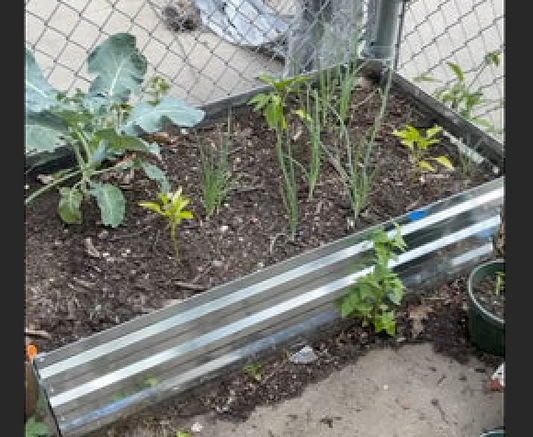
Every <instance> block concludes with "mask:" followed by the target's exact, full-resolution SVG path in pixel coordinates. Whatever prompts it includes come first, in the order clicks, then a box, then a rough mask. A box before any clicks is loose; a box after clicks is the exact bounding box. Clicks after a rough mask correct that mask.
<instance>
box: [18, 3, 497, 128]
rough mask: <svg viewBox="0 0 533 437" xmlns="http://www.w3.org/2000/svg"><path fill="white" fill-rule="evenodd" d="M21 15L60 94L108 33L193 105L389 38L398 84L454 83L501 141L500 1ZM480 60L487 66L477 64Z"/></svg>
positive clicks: (38, 10) (101, 6)
mask: <svg viewBox="0 0 533 437" xmlns="http://www.w3.org/2000/svg"><path fill="white" fill-rule="evenodd" d="M393 3H394V6H396V5H397V8H396V9H391V7H392V6H391V5H393ZM379 4H381V5H385V6H386V7H388V8H389V12H390V11H391V10H392V11H394V12H395V13H396V14H397V16H396V17H392V18H393V21H392V23H393V24H397V29H396V28H392V27H389V26H385V25H384V24H383V20H381V21H380V20H379V18H383V17H381V16H380V15H379V13H377V5H379ZM25 6H26V8H25V9H26V26H25V29H26V37H25V38H26V46H27V47H28V48H29V49H31V50H32V51H33V52H34V55H35V59H36V61H37V63H38V64H39V66H40V67H41V69H42V70H43V72H44V75H45V77H46V78H47V79H48V81H49V82H50V83H51V85H52V86H54V87H56V88H58V89H61V90H64V91H67V92H70V91H73V90H74V89H75V88H80V89H82V90H84V89H86V87H87V86H88V84H89V80H90V77H88V75H87V72H86V60H87V56H88V54H89V53H90V52H91V51H92V49H93V48H94V47H95V46H96V45H98V44H99V42H101V41H102V40H103V39H105V38H106V37H108V36H109V35H111V34H113V33H116V32H130V33H131V34H133V35H135V37H136V39H137V45H138V47H139V49H140V50H141V52H142V53H143V54H144V55H145V56H146V58H147V60H148V64H149V67H148V68H149V70H148V72H147V75H148V76H155V75H157V76H161V77H163V78H164V79H166V80H167V82H168V83H169V84H170V85H171V88H170V90H169V92H170V94H171V95H174V96H176V97H182V98H184V99H186V100H187V101H188V102H189V103H192V104H198V105H201V104H205V103H209V102H212V101H215V100H219V99H223V98H227V97H230V96H232V95H236V94H240V93H242V92H245V91H248V90H250V89H252V88H254V87H257V86H258V85H260V84H261V82H260V81H259V80H258V76H259V75H261V74H269V75H273V76H284V75H285V76H286V75H291V74H294V73H298V72H302V71H307V70H311V69H316V68H321V67H324V66H328V65H331V64H333V63H337V62H345V61H346V60H347V59H348V58H351V57H353V56H354V55H359V54H360V53H361V52H362V51H364V50H365V47H366V49H367V50H368V49H369V47H370V48H372V47H371V43H372V42H373V38H375V35H376V31H377V32H378V33H380V32H381V33H380V34H381V36H383V35H385V36H387V35H389V36H394V38H395V41H394V56H393V58H394V59H393V62H394V67H395V68H396V70H397V71H398V72H399V73H400V74H401V75H402V76H404V77H405V78H406V79H408V80H412V81H417V85H418V86H420V87H421V88H422V89H424V90H426V91H427V92H428V93H439V92H441V96H442V92H443V90H448V91H449V90H454V89H455V90H456V91H458V90H459V88H461V87H459V85H462V91H465V93H463V98H464V96H465V95H466V96H467V97H469V96H471V97H472V98H474V97H475V96H477V97H478V99H477V101H475V105H474V106H475V107H473V115H474V116H476V117H478V118H482V119H484V120H485V121H487V122H488V123H490V124H491V125H492V126H493V127H496V129H497V134H498V135H503V106H504V86H503V82H504V69H503V52H504V40H503V34H504V33H503V24H504V9H503V6H504V4H503V0H463V1H458V0H433V1H429V0H405V1H403V0H262V1H261V0H174V1H170V0H147V1H146V0H145V1H142V0H47V1H44V0H26V3H25ZM388 18H390V17H388ZM388 22H390V20H389V21H388ZM380 26H381V28H380ZM347 30H349V31H347ZM392 33H394V35H392ZM374 49H376V47H374ZM489 54H497V55H498V57H497V58H492V59H493V60H494V61H496V60H497V62H491V63H486V62H485V61H486V58H487V56H488V55H489ZM460 79H461V80H460ZM459 82H461V83H459ZM454 87H455V88H454ZM455 97H457V96H456V95H455Z"/></svg>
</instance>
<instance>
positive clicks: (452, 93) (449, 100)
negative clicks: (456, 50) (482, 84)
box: [414, 50, 503, 134]
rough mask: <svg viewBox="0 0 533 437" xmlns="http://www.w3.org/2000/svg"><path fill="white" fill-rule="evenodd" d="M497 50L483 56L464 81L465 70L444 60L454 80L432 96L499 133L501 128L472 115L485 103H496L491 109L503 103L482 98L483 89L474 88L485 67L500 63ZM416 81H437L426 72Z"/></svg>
mask: <svg viewBox="0 0 533 437" xmlns="http://www.w3.org/2000/svg"><path fill="white" fill-rule="evenodd" d="M500 54H501V52H500V51H499V50H495V51H492V52H488V53H487V54H485V56H484V57H483V60H482V61H481V63H480V64H479V65H478V66H477V67H476V68H475V75H474V77H473V78H472V80H471V81H470V82H468V83H467V81H466V74H465V71H463V69H462V68H461V67H460V66H459V65H458V64H456V63H454V62H446V65H447V66H448V68H449V69H450V70H451V71H452V73H453V75H454V78H455V79H454V80H453V81H452V82H451V84H447V85H443V86H441V87H439V88H437V89H436V90H435V91H434V93H433V96H434V97H435V98H437V99H438V100H440V101H441V102H443V103H445V104H446V105H448V106H449V107H450V108H452V109H454V110H455V111H457V112H458V113H459V114H460V115H462V116H463V117H465V118H466V119H468V120H470V121H472V122H473V123H475V124H478V125H479V126H480V127H482V128H484V129H485V130H486V131H488V132H492V133H496V134H500V133H501V130H498V129H496V127H495V126H494V125H493V124H492V123H490V122H489V121H488V120H486V119H483V118H479V117H476V116H474V112H475V111H476V110H477V109H480V108H482V107H483V106H486V105H491V104H494V103H495V104H496V106H495V107H494V108H493V109H496V108H500V107H501V106H502V104H503V102H502V101H496V102H494V101H488V100H485V99H484V98H483V91H482V90H481V88H474V84H475V82H476V81H477V79H478V78H479V76H480V75H481V73H482V72H483V70H484V69H485V68H487V67H488V66H490V65H495V66H498V65H500ZM414 80H415V81H416V82H422V81H426V82H437V81H438V80H437V79H435V78H433V77H431V76H429V75H428V74H427V73H422V74H421V75H420V76H418V77H416V78H415V79H414Z"/></svg>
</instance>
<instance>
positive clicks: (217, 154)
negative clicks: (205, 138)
mask: <svg viewBox="0 0 533 437" xmlns="http://www.w3.org/2000/svg"><path fill="white" fill-rule="evenodd" d="M232 145H233V141H232V138H231V116H229V117H228V132H227V135H226V138H225V139H224V140H223V141H222V145H221V148H220V149H219V150H217V149H215V146H211V145H209V144H207V145H204V146H201V147H200V159H201V164H202V170H201V174H200V181H201V183H202V193H203V200H204V207H205V211H206V217H211V216H212V215H214V214H216V213H218V211H219V209H220V207H221V205H222V202H223V201H224V199H225V198H226V196H227V195H228V193H229V192H230V190H231V189H232V188H233V187H234V185H235V182H236V180H235V179H232V174H231V171H230V170H229V165H228V156H229V153H230V149H231V147H232Z"/></svg>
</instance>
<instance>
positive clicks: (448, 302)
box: [25, 88, 499, 435]
mask: <svg viewBox="0 0 533 437" xmlns="http://www.w3.org/2000/svg"><path fill="white" fill-rule="evenodd" d="M379 104H380V99H379V98H378V96H377V94H372V95H371V91H369V89H367V88H365V89H363V88H359V89H358V90H357V92H355V93H354V96H353V101H352V108H353V110H352V118H351V120H350V122H349V123H348V126H349V130H350V134H351V135H352V136H353V144H355V145H357V144H359V141H360V139H361V136H362V135H363V133H364V132H365V130H367V129H368V128H370V127H371V126H372V125H373V124H374V122H375V117H376V113H377V110H378V108H379ZM232 116H233V117H232V120H233V121H232V141H233V144H232V151H231V153H230V155H229V170H230V172H231V175H232V177H233V178H234V180H235V181H237V185H236V187H235V188H234V189H232V190H231V191H230V192H229V194H228V196H227V197H226V199H225V202H224V204H223V205H222V207H221V208H220V210H219V211H218V212H217V213H216V214H215V215H213V216H211V217H209V218H207V217H206V214H205V208H204V206H203V202H202V186H201V183H200V171H201V165H200V148H201V147H213V148H214V149H215V150H218V149H220V147H221V144H222V142H223V141H224V139H225V133H226V132H227V124H226V123H227V118H226V117H225V116H223V117H222V118H221V119H220V120H218V121H216V122H213V123H209V124H207V125H205V126H203V127H201V128H198V129H190V130H188V131H183V130H175V129H169V130H168V132H165V133H163V134H162V135H159V136H157V138H158V140H159V142H160V144H161V149H162V152H161V155H162V162H159V163H158V165H159V166H160V167H161V168H162V169H164V171H165V172H166V174H167V176H168V178H169V180H170V182H171V187H172V188H173V189H175V188H177V187H179V186H181V187H183V194H185V195H186V196H187V197H189V198H190V200H191V201H190V204H189V205H188V207H189V209H190V210H191V211H192V212H193V218H192V219H190V220H184V221H183V222H182V223H181V224H180V225H179V227H178V239H179V245H180V253H181V257H180V262H177V260H176V259H175V257H174V252H173V248H172V244H171V241H170V238H169V230H168V228H167V227H166V223H165V222H164V221H163V219H162V218H160V217H155V216H154V214H152V213H150V212H149V211H147V210H146V209H143V208H141V207H139V206H138V205H137V203H138V202H139V201H145V200H152V201H155V200H156V199H157V186H156V185H155V183H154V182H153V181H150V180H148V179H146V178H145V177H143V175H142V174H140V173H134V174H130V175H128V176H129V177H127V178H124V177H122V178H121V179H117V180H116V181H115V182H118V183H120V184H121V187H122V188H123V190H124V193H125V195H126V197H127V206H126V216H125V220H124V222H123V223H122V224H121V225H120V226H118V227H117V228H108V227H104V226H102V224H101V223H100V221H99V211H98V209H97V207H96V205H95V204H87V205H85V207H84V210H83V213H84V217H83V224H80V225H65V224H64V223H62V222H61V220H60V219H59V217H58V215H57V214H56V208H57V202H58V195H57V192H56V191H53V190H52V191H50V192H48V193H47V194H46V195H43V196H41V197H39V198H37V200H36V201H35V202H34V203H32V204H31V205H30V206H29V207H28V208H27V211H26V253H25V258H26V260H25V261H26V273H25V275H26V277H25V278H26V282H25V286H26V312H25V317H26V329H27V331H26V332H27V335H26V340H27V342H31V343H33V344H35V345H36V346H37V347H38V349H39V351H41V352H42V351H50V350H52V349H55V348H57V347H59V346H61V345H65V344H68V343H71V342H73V341H76V340H78V339H80V338H83V337H86V336H89V335H91V334H93V333H95V332H98V331H101V330H104V329H107V328H110V327H112V326H115V325H117V324H119V323H122V322H125V321H127V320H130V319H132V318H134V317H138V316H140V315H142V314H146V313H149V312H151V311H153V310H155V309H158V308H161V307H163V306H165V305H168V304H170V303H175V302H179V301H181V300H183V299H187V298H188V297H190V296H191V295H193V294H195V293H201V292H202V291H203V290H206V289H209V288H211V287H214V286H217V285H219V284H222V283H225V282H228V281H231V280H232V279H235V278H238V277H240V276H243V275H246V274H249V273H252V272H254V271H256V270H258V269H261V268H263V267H266V266H269V265H272V264H274V263H277V262H279V261H282V260H284V259H287V258H288V257H291V256H294V255H296V254H299V253H302V252H304V251H307V250H310V249H312V248H316V247H318V246H321V245H323V244H326V243H328V242H331V241H333V240H336V239H338V238H341V237H344V236H346V235H348V234H350V233H353V232H357V231H359V230H362V229H364V228H366V227H368V226H371V225H375V224H378V223H381V222H383V221H386V220H389V219H391V218H393V217H396V216H399V215H402V214H404V213H406V212H408V211H410V210H413V209H416V208H419V207H421V206H424V205H427V204H429V203H432V202H435V201H437V200H439V199H442V198H444V197H447V196H450V195H452V194H455V193H458V192H460V191H462V190H464V189H466V188H469V187H473V186H476V185H479V184H481V183H483V182H485V181H488V180H490V179H492V178H494V177H496V176H499V175H498V174H497V173H495V172H494V169H493V168H492V167H491V166H486V165H479V166H476V167H475V168H474V170H473V171H472V172H470V173H468V174H467V173H466V172H465V171H464V168H463V167H462V166H461V162H462V160H461V159H460V158H459V155H458V151H457V148H456V147H455V146H454V145H453V144H452V143H451V142H450V141H449V139H448V138H447V137H446V136H445V135H443V136H442V138H441V142H440V143H439V144H436V145H434V146H432V148H431V155H432V156H436V155H440V154H444V155H447V156H448V157H449V158H450V160H451V161H452V162H453V163H454V165H455V169H453V170H440V169H439V170H438V171H437V172H435V173H430V172H425V173H423V174H422V175H421V176H418V175H417V176H414V173H413V165H412V163H411V162H410V161H409V158H408V153H407V149H406V148H405V147H403V146H401V145H400V144H399V141H398V139H397V138H396V137H394V136H393V135H392V134H391V132H392V131H393V130H394V129H399V128H402V127H404V125H405V124H406V123H409V124H412V125H413V126H416V127H418V128H427V127H430V126H432V125H433V122H432V120H430V119H428V118H427V117H425V116H424V115H423V114H421V113H419V111H418V110H417V109H416V108H415V107H414V106H413V105H412V104H411V103H410V102H409V101H408V100H407V99H406V98H405V97H404V96H402V95H399V94H397V93H396V92H392V93H391V94H390V95H389V100H388V104H387V110H386V114H385V118H384V123H383V124H382V126H381V128H380V130H379V132H378V135H377V137H376V145H375V148H374V151H373V154H372V163H371V166H372V169H373V170H376V173H375V179H374V181H373V184H372V190H371V192H370V194H369V196H368V199H367V203H366V206H365V208H364V209H363V210H362V212H361V214H360V215H359V216H358V217H357V218H354V216H353V213H352V211H351V209H350V204H349V202H348V201H347V198H346V197H345V196H344V195H343V185H342V183H341V182H340V180H339V176H338V173H337V172H336V170H335V168H334V166H332V165H331V163H330V162H327V161H326V162H324V164H323V167H322V169H321V173H320V177H319V182H318V184H317V187H316V190H315V192H314V194H313V197H311V198H308V194H307V186H306V184H305V178H304V176H303V175H300V177H299V181H300V183H301V188H300V190H299V196H298V202H299V218H298V228H297V233H296V238H295V239H294V241H291V239H290V238H289V233H288V228H287V216H286V212H285V209H284V206H283V201H282V198H281V195H280V171H279V166H278V162H277V159H276V156H275V149H274V144H275V134H274V132H272V131H271V130H269V129H268V127H267V125H266V123H265V120H264V118H263V117H262V116H261V115H260V114H258V113H256V112H253V111H252V110H251V109H250V108H249V107H244V108H241V109H240V110H239V111H234V112H233V114H232ZM289 127H290V129H291V132H292V133H293V150H294V154H295V157H296V159H297V160H298V161H299V162H301V163H302V164H303V165H304V166H307V161H308V156H309V153H308V151H309V139H308V135H307V133H306V130H305V126H304V125H303V124H302V123H301V122H300V121H299V119H297V118H296V117H290V120H289ZM328 135H330V136H329V137H328ZM334 135H335V134H334V130H333V122H332V125H331V126H330V128H328V127H326V128H325V129H324V138H323V142H324V144H327V145H329V146H332V145H333V144H334V143H335V136H334ZM27 184H28V192H31V191H32V190H34V189H36V188H38V187H39V186H40V182H39V179H38V178H37V177H35V175H32V176H29V177H28V178H27ZM419 299H421V298H419ZM412 305H416V306H417V307H418V308H420V305H423V306H424V308H426V309H425V310H424V311H426V313H427V317H424V318H423V321H422V322H421V323H423V329H421V330H420V329H417V332H416V333H417V334H418V336H416V335H413V327H412V323H413V318H412V317H411V318H410V310H411V308H413V307H412ZM464 306H465V303H464V280H463V279H458V280H457V281H453V282H451V283H449V284H445V285H443V286H442V287H440V288H438V289H437V290H434V293H432V295H431V296H429V297H427V298H425V299H421V300H418V301H416V302H410V303H407V302H406V303H405V304H404V306H403V307H402V308H401V310H400V311H399V312H398V335H397V337H395V338H387V337H381V336H376V335H374V334H372V333H371V332H370V331H369V330H366V329H362V328H361V327H358V326H357V324H355V325H354V326H351V327H350V328H348V329H346V330H345V331H343V332H342V333H340V334H339V335H337V336H335V337H334V338H331V339H327V340H323V342H322V343H318V344H317V345H315V346H316V348H317V350H318V351H319V355H320V357H321V358H320V360H318V361H317V362H316V363H315V364H313V365H312V366H311V367H310V369H311V370H310V371H308V370H304V371H302V370H300V368H295V367H294V366H291V365H290V363H287V361H286V360H283V359H281V358H275V359H274V361H273V362H272V363H271V364H269V367H266V368H264V369H263V372H264V374H265V375H267V374H268V375H270V374H271V373H272V374H273V376H271V377H269V382H268V383H265V382H260V381H254V380H253V378H251V377H245V376H243V375H242V372H241V373H240V374H239V375H238V377H237V378H236V379H235V380H231V381H232V382H231V383H229V384H223V383H218V382H217V383H214V385H213V387H212V391H209V390H208V391H206V392H202V395H199V396H192V397H188V398H187V399H188V400H186V401H183V402H181V401H176V403H175V404H173V405H172V407H171V408H172V413H170V414H174V413H175V414H180V415H187V414H196V413H198V412H199V410H205V409H212V408H216V409H217V411H218V409H221V411H222V413H221V414H222V415H229V416H232V417H237V418H241V417H245V416H246V414H248V412H249V411H250V410H251V409H252V408H253V406H254V405H256V404H258V403H263V402H275V401H277V400H279V399H282V398H284V397H286V396H292V395H296V394H297V393H298V392H300V391H301V390H302V388H303V386H304V385H305V384H306V383H308V382H310V381H312V380H315V379H317V378H322V377H323V376H325V375H326V374H327V373H329V372H330V371H331V370H332V369H334V368H338V367H339V366H342V365H343V364H344V363H346V362H349V361H350V360H353V359H354V357H356V356H357V355H359V354H360V353H361V351H364V350H366V349H367V348H369V347H373V346H376V345H377V346H381V345H383V346H397V345H399V344H401V343H402V342H406V341H432V342H433V343H434V345H435V347H436V348H437V349H438V350H439V351H441V352H442V353H445V354H449V355H451V356H453V357H455V358H456V359H458V360H463V359H465V357H466V355H468V354H469V353H474V352H475V351H474V350H473V349H472V347H471V346H470V344H469V342H468V337H467V333H466V332H465V317H466V316H465V307H464ZM424 314H425V313H424ZM417 326H418V328H420V326H419V325H417ZM418 331H420V332H418ZM306 369H307V367H306ZM302 372H303V373H302ZM293 375H296V376H295V377H293ZM288 381H290V383H289V382H288ZM273 387H284V390H283V391H277V390H275V389H274V388H273ZM230 388H231V389H232V390H234V391H235V393H236V397H235V401H234V402H233V403H232V405H231V408H230V410H228V411H229V412H228V411H226V410H224V408H225V407H224V405H225V404H224V402H225V400H227V398H228V390H229V389H230ZM116 435H124V434H123V433H120V432H119V433H118V434H116Z"/></svg>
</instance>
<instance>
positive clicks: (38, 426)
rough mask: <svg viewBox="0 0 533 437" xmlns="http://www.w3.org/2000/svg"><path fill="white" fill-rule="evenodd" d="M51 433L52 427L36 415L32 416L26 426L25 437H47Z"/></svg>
mask: <svg viewBox="0 0 533 437" xmlns="http://www.w3.org/2000/svg"><path fill="white" fill-rule="evenodd" d="M49 435H50V429H49V427H48V425H47V424H46V423H44V422H40V421H38V420H37V419H36V418H35V416H31V417H30V418H29V419H28V420H27V421H26V424H25V426H24V436H25V437H47V436H49Z"/></svg>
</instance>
